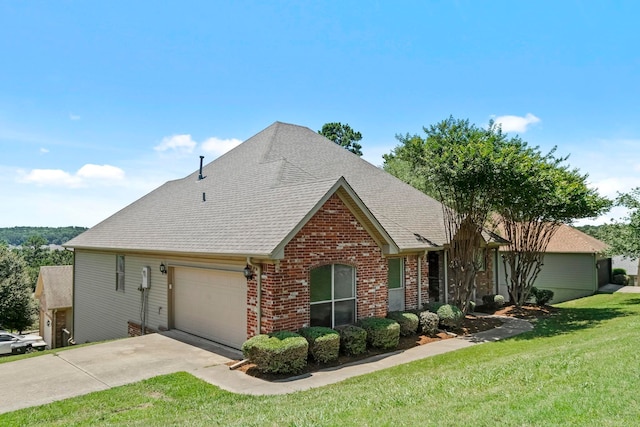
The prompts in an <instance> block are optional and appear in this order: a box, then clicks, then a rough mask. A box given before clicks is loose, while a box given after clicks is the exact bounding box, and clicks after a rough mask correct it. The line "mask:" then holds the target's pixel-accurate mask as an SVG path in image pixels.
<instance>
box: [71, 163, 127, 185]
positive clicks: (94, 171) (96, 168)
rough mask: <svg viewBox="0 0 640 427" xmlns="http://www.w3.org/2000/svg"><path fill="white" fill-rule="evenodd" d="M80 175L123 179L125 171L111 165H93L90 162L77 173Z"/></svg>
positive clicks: (105, 178) (83, 176) (103, 178)
mask: <svg viewBox="0 0 640 427" xmlns="http://www.w3.org/2000/svg"><path fill="white" fill-rule="evenodd" d="M76 175H77V176H78V177H81V178H87V179H102V180H117V181H120V180H123V179H124V171H123V170H122V169H120V168H119V167H116V166H111V165H102V166H101V165H92V164H90V163H88V164H86V165H84V166H83V167H81V168H80V169H79V170H78V172H77V173H76Z"/></svg>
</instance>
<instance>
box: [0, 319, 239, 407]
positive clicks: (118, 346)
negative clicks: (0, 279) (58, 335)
mask: <svg viewBox="0 0 640 427" xmlns="http://www.w3.org/2000/svg"><path fill="white" fill-rule="evenodd" d="M172 332H173V331H172ZM177 334H178V336H179V335H180V333H179V332H178V333H177ZM185 335H186V334H185ZM174 336H176V335H174ZM180 338H185V337H180ZM196 340H197V339H196ZM202 343H203V344H205V343H206V344H205V345H203V347H204V348H208V350H205V349H203V348H200V347H196V346H194V345H191V344H187V343H184V342H181V341H179V340H177V339H175V338H171V337H169V336H164V335H160V334H151V335H145V336H142V337H135V338H125V339H122V340H117V341H111V342H106V343H101V344H95V345H91V346H86V347H78V348H73V349H70V350H65V351H61V352H59V353H55V354H47V355H43V356H39V357H33V358H30V359H23V360H18V361H15V362H9V363H3V364H0V378H2V381H1V384H2V386H1V387H0V413H4V412H10V411H15V410H16V409H21V408H27V407H30V406H36V405H42V404H45V403H49V402H53V401H56V400H62V399H66V398H68V397H73V396H79V395H82V394H87V393H91V392H93V391H98V390H105V389H108V388H111V387H116V386H120V385H123V384H128V383H133V382H136V381H140V380H143V379H146V378H151V377H155V376H158V375H163V374H169V373H173V372H178V371H187V372H191V373H194V374H196V373H197V371H198V370H201V369H204V368H207V367H211V366H216V365H221V364H224V363H226V362H228V361H230V360H232V359H231V357H234V356H235V354H234V353H233V352H232V351H229V350H227V349H225V348H223V347H217V346H215V345H212V344H211V343H210V342H204V340H203V342H202ZM195 344H196V345H197V344H198V343H197V342H195ZM207 346H208V347H207ZM209 350H210V351H209ZM216 350H218V351H216Z"/></svg>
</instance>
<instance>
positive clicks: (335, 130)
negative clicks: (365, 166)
mask: <svg viewBox="0 0 640 427" xmlns="http://www.w3.org/2000/svg"><path fill="white" fill-rule="evenodd" d="M318 133H319V134H320V135H323V136H324V137H325V138H327V139H329V140H331V141H333V142H335V143H336V144H338V145H340V146H342V147H344V148H346V149H347V150H349V151H351V152H352V153H353V154H357V155H358V156H362V145H360V144H359V143H358V141H360V140H361V139H362V134H361V133H360V132H356V131H355V130H353V129H351V126H349V125H348V124H346V123H345V124H342V123H339V122H331V123H325V124H324V125H322V129H320V130H319V131H318Z"/></svg>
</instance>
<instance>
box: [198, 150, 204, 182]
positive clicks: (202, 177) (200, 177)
mask: <svg viewBox="0 0 640 427" xmlns="http://www.w3.org/2000/svg"><path fill="white" fill-rule="evenodd" d="M202 160H204V156H200V174H199V175H198V181H200V180H201V179H204V176H202Z"/></svg>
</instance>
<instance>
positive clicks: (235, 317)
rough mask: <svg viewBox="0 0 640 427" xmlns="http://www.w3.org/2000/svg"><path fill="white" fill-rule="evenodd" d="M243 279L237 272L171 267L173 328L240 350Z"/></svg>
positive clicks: (244, 311)
mask: <svg viewBox="0 0 640 427" xmlns="http://www.w3.org/2000/svg"><path fill="white" fill-rule="evenodd" d="M246 307H247V279H245V277H244V276H243V274H242V273H240V272H234V271H223V270H211V269H204V268H187V267H175V268H174V284H173V324H174V328H175V329H179V330H181V331H184V332H187V333H190V334H193V335H197V336H199V337H202V338H206V339H209V340H212V341H216V342H219V343H222V344H225V345H228V346H230V347H233V348H240V347H241V346H242V343H243V342H244V341H245V340H246V339H247V308H246Z"/></svg>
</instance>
